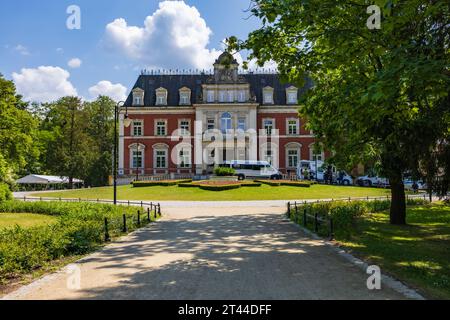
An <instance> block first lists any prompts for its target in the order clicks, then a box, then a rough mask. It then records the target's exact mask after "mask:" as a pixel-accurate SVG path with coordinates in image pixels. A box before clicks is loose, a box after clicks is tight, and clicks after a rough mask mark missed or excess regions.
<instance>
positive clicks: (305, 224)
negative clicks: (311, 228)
mask: <svg viewBox="0 0 450 320" xmlns="http://www.w3.org/2000/svg"><path fill="white" fill-rule="evenodd" d="M303 226H304V227H305V228H306V226H307V223H306V208H305V209H304V210H303Z"/></svg>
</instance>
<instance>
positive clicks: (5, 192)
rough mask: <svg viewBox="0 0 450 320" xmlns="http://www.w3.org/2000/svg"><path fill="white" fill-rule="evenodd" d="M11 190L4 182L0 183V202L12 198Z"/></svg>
mask: <svg viewBox="0 0 450 320" xmlns="http://www.w3.org/2000/svg"><path fill="white" fill-rule="evenodd" d="M12 198H13V196H12V192H11V190H9V187H8V185H7V184H6V183H0V202H3V201H7V200H12Z"/></svg>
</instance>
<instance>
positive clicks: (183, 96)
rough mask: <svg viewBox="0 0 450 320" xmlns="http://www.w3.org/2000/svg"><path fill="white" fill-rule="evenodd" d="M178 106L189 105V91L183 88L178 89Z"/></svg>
mask: <svg viewBox="0 0 450 320" xmlns="http://www.w3.org/2000/svg"><path fill="white" fill-rule="evenodd" d="M179 104H180V106H189V105H191V89H189V88H187V87H183V88H181V89H180V101H179Z"/></svg>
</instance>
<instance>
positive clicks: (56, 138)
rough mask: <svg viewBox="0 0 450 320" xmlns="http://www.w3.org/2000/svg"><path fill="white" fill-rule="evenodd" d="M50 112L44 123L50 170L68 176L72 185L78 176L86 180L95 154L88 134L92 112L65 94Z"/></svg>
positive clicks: (52, 106)
mask: <svg viewBox="0 0 450 320" xmlns="http://www.w3.org/2000/svg"><path fill="white" fill-rule="evenodd" d="M47 107H48V110H49V111H48V113H47V115H46V118H45V119H44V120H43V122H42V124H41V130H42V131H47V133H45V134H43V136H41V137H44V136H45V144H46V145H45V149H46V153H45V155H44V157H43V162H45V168H46V170H47V171H48V172H51V173H53V174H56V175H59V176H67V177H68V178H69V185H70V186H71V187H72V186H73V179H74V178H81V179H86V178H87V177H88V176H89V168H90V163H92V162H93V159H94V155H93V153H92V152H91V150H92V146H93V140H92V138H91V137H90V136H89V135H88V133H87V128H88V126H89V117H88V113H87V112H86V111H85V110H84V109H83V103H82V102H81V100H80V99H79V98H77V97H63V98H61V99H59V100H58V101H57V102H54V103H51V104H49V105H48V106H47Z"/></svg>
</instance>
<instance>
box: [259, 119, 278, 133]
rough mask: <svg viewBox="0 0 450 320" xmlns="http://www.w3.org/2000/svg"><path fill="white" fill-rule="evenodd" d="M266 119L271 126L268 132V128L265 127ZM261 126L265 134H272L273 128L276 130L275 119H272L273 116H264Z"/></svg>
mask: <svg viewBox="0 0 450 320" xmlns="http://www.w3.org/2000/svg"><path fill="white" fill-rule="evenodd" d="M266 121H270V122H272V126H271V131H270V132H268V130H267V128H266ZM262 128H263V129H264V132H265V133H266V135H268V136H270V135H272V134H273V132H274V130H276V127H275V119H273V118H265V119H263V122H262Z"/></svg>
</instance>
